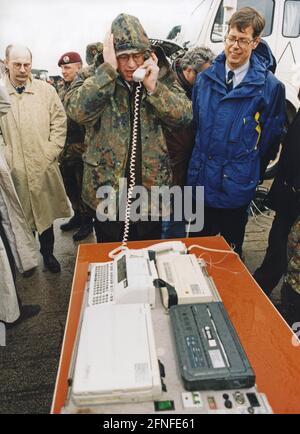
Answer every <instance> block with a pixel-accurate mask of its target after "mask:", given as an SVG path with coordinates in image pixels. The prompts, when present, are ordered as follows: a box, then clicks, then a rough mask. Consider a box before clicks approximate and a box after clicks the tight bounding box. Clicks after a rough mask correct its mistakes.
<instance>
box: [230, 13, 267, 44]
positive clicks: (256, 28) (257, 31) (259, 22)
mask: <svg viewBox="0 0 300 434" xmlns="http://www.w3.org/2000/svg"><path fill="white" fill-rule="evenodd" d="M265 24H266V21H265V19H264V17H263V16H262V15H261V14H260V13H259V12H258V11H257V10H256V9H253V8H250V7H245V8H242V9H240V10H239V11H237V12H235V13H234V14H233V15H232V17H231V18H230V20H229V22H228V32H229V30H230V29H231V28H232V27H236V28H237V29H238V31H239V32H243V31H244V30H245V29H246V28H247V27H249V26H252V28H253V38H254V39H255V38H257V37H258V36H260V35H261V33H262V31H263V29H264V27H265Z"/></svg>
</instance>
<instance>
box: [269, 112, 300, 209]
mask: <svg viewBox="0 0 300 434" xmlns="http://www.w3.org/2000/svg"><path fill="white" fill-rule="evenodd" d="M299 137H300V110H299V111H298V113H297V114H296V117H295V118H294V120H293V122H292V124H291V125H290V127H289V129H288V133H287V135H286V137H285V139H284V143H283V149H282V153H281V156H280V160H279V165H278V171H277V174H276V176H275V179H274V181H273V184H272V187H271V189H270V192H269V195H268V198H269V201H270V207H271V208H272V209H273V210H275V211H281V210H282V211H283V212H285V213H292V214H293V215H295V216H297V215H298V214H300V139H299ZM292 214H291V215H292Z"/></svg>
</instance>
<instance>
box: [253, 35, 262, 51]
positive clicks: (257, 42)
mask: <svg viewBox="0 0 300 434" xmlns="http://www.w3.org/2000/svg"><path fill="white" fill-rule="evenodd" d="M260 42H261V37H260V36H259V37H258V38H256V39H255V41H254V42H253V49H254V50H255V48H256V47H257V46H258V44H259V43H260Z"/></svg>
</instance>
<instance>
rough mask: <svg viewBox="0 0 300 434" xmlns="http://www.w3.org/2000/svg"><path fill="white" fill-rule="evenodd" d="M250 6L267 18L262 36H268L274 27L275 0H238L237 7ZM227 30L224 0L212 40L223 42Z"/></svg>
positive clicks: (214, 26)
mask: <svg viewBox="0 0 300 434" xmlns="http://www.w3.org/2000/svg"><path fill="white" fill-rule="evenodd" d="M287 3H299V2H298V1H295V0H294V1H291V2H287ZM245 6H249V7H252V8H255V9H257V10H258V11H259V12H260V13H261V14H262V15H263V16H264V17H265V20H266V25H265V28H264V31H263V34H262V36H268V35H270V34H271V33H272V27H273V13H274V0H238V1H237V8H238V9H241V8H243V7H245ZM226 31H227V24H226V23H225V16H224V8H223V1H222V2H221V3H220V7H219V9H218V12H217V15H216V19H215V22H214V25H213V30H212V34H211V40H212V42H222V41H223V39H224V36H225V33H226Z"/></svg>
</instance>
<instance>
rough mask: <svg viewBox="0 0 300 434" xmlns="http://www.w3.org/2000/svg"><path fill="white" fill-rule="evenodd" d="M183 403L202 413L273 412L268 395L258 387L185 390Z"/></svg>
mask: <svg viewBox="0 0 300 434" xmlns="http://www.w3.org/2000/svg"><path fill="white" fill-rule="evenodd" d="M182 404H183V407H184V408H186V409H193V410H194V411H195V412H197V413H200V414H273V411H272V408H271V406H270V404H269V402H268V400H267V397H266V395H265V394H264V393H260V392H258V391H257V389H256V387H251V388H250V389H240V390H238V389H231V390H222V391H221V390H220V391H215V390H209V391H195V392H184V393H182Z"/></svg>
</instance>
